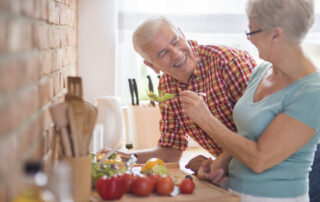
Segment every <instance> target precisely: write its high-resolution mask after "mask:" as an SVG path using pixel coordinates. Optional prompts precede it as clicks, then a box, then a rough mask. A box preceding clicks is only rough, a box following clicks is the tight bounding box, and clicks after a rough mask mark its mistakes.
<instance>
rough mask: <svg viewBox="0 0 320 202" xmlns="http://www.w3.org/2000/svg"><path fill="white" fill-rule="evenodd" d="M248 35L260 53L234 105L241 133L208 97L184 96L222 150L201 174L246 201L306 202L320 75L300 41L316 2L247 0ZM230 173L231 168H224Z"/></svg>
mask: <svg viewBox="0 0 320 202" xmlns="http://www.w3.org/2000/svg"><path fill="white" fill-rule="evenodd" d="M247 15H248V19H249V29H250V30H249V32H247V33H246V34H247V37H248V39H249V40H250V41H251V42H252V43H253V44H254V45H255V46H256V47H257V49H258V51H259V57H261V58H262V59H263V60H265V61H268V62H266V63H262V64H260V65H259V66H257V67H256V68H255V69H254V71H253V73H252V76H251V78H250V81H249V83H248V86H247V90H246V92H245V93H244V95H243V96H242V97H241V98H240V99H239V101H238V102H237V104H236V105H235V107H234V111H233V118H234V121H235V124H236V126H237V129H238V132H237V133H235V132H232V131H230V130H229V129H227V128H226V127H225V126H224V125H223V124H221V123H220V122H219V121H218V120H217V119H216V118H215V117H214V116H212V114H211V113H210V112H209V110H208V107H207V105H206V103H207V102H208V100H206V98H203V97H201V96H199V95H197V94H196V93H193V92H190V91H184V92H182V93H181V94H180V95H181V100H182V103H183V107H184V111H185V112H186V114H187V115H188V117H189V118H190V119H191V120H192V121H194V122H195V123H196V124H197V125H198V126H199V127H201V128H202V129H204V130H205V131H206V132H207V133H208V134H209V135H210V136H211V137H212V138H213V139H214V140H215V141H216V142H218V143H219V144H220V145H221V146H222V147H223V149H224V151H225V152H224V153H223V155H221V156H219V157H218V158H217V159H216V160H214V161H212V160H211V159H209V160H207V161H205V162H204V163H203V164H202V167H201V168H200V169H199V171H198V175H199V177H201V178H203V179H206V180H210V181H211V182H212V183H215V184H219V183H221V182H222V181H223V179H224V176H225V175H226V174H228V175H229V190H230V191H231V192H234V193H236V194H238V195H240V197H241V200H242V201H245V202H249V201H252V202H253V201H254V202H260V201H261V202H269V201H270V202H276V201H277V202H280V201H281V202H289V201H309V196H308V188H309V187H308V173H309V171H310V167H311V165H312V163H313V159H314V152H315V150H316V146H317V144H318V142H319V138H320V131H319V129H320V118H319V114H320V104H319V103H320V74H319V73H318V72H317V69H316V67H315V66H314V65H313V64H312V62H311V61H310V60H309V59H308V58H307V57H306V56H305V54H304V52H303V49H302V47H301V42H302V40H303V38H304V36H305V35H306V33H307V32H308V30H309V29H310V27H311V26H312V24H313V22H314V1H312V0H249V1H248V4H247ZM227 171H228V173H227Z"/></svg>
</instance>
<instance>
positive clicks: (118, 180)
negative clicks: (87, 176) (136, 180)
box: [96, 175, 125, 200]
mask: <svg viewBox="0 0 320 202" xmlns="http://www.w3.org/2000/svg"><path fill="white" fill-rule="evenodd" d="M124 185H125V184H124V178H123V176H122V175H116V176H112V177H108V176H103V177H100V178H99V179H98V181H97V184H96V188H97V191H98V193H99V195H100V197H101V198H102V199H104V200H113V199H120V198H121V197H122V196H123V194H124V193H125V186H124Z"/></svg>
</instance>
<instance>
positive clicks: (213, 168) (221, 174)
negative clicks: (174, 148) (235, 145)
mask: <svg viewBox="0 0 320 202" xmlns="http://www.w3.org/2000/svg"><path fill="white" fill-rule="evenodd" d="M198 177H199V178H200V179H202V180H206V181H209V182H211V183H212V184H214V185H217V186H221V185H222V183H223V182H224V181H225V180H226V172H225V170H224V169H223V168H221V167H220V166H219V165H216V163H215V161H212V159H211V158H209V159H207V160H204V161H203V162H202V164H201V166H200V168H199V170H198Z"/></svg>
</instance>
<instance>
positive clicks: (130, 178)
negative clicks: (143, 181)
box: [123, 173, 138, 193]
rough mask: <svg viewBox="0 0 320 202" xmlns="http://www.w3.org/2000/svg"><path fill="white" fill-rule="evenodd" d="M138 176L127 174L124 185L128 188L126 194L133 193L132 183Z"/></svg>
mask: <svg viewBox="0 0 320 202" xmlns="http://www.w3.org/2000/svg"><path fill="white" fill-rule="evenodd" d="M137 177H138V176H137V175H133V174H129V173H125V174H124V175H123V180H124V184H125V187H126V193H132V182H133V181H134V180H135V179H136V178H137Z"/></svg>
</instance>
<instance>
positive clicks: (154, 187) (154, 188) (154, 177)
mask: <svg viewBox="0 0 320 202" xmlns="http://www.w3.org/2000/svg"><path fill="white" fill-rule="evenodd" d="M159 177H160V175H155V174H151V175H148V178H149V179H150V180H151V184H152V185H151V187H152V192H156V190H157V189H156V187H157V186H156V184H157V180H158V178H159Z"/></svg>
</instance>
